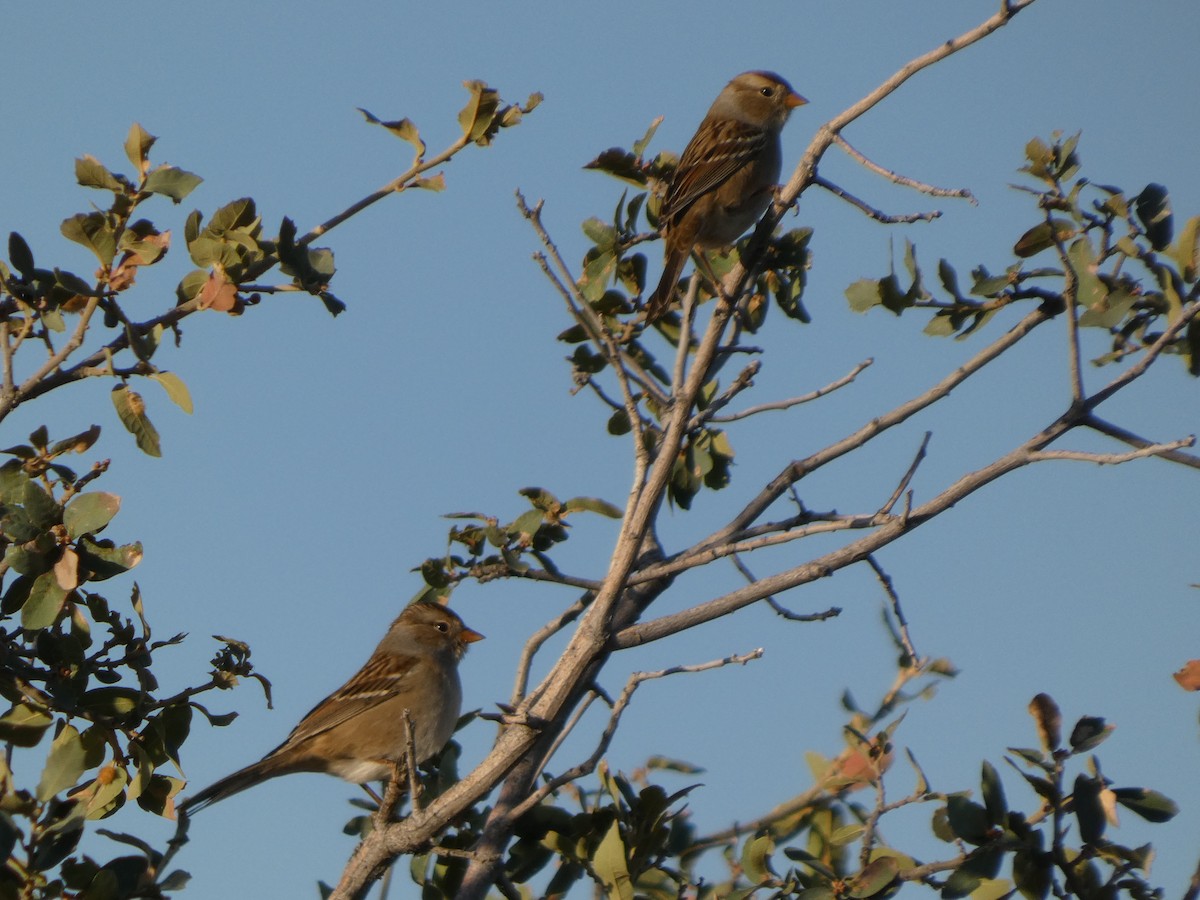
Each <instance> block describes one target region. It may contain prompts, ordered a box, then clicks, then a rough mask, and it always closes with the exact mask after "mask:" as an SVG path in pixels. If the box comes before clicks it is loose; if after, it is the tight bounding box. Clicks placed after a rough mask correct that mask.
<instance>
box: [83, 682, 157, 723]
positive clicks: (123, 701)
mask: <svg viewBox="0 0 1200 900" xmlns="http://www.w3.org/2000/svg"><path fill="white" fill-rule="evenodd" d="M141 699H142V692H141V691H139V690H137V688H130V687H101V688H95V689H93V690H90V691H88V692H87V693H86V694H84V695H83V696H82V697H81V698H80V700H79V705H80V706H81V707H83V708H84V709H86V710H87V711H88V712H90V713H92V714H94V715H99V716H105V717H106V718H110V719H116V720H118V722H120V721H121V720H123V719H125V718H126V717H127V716H129V715H130V714H131V713H133V712H134V711H136V710H137V709H138V706H139V704H140V702H141Z"/></svg>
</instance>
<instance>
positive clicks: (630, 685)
mask: <svg viewBox="0 0 1200 900" xmlns="http://www.w3.org/2000/svg"><path fill="white" fill-rule="evenodd" d="M762 655H763V650H762V648H761V647H759V648H758V649H755V650H751V651H750V652H749V653H741V654H734V655H732V656H726V657H723V658H721V659H714V660H710V661H709V662H706V663H697V664H695V665H680V666H672V667H670V668H668V669H660V670H659V671H657V672H634V673H633V674H632V675H630V676H629V680H628V681H627V682H626V683H625V688H624V689H623V690H622V691H621V694H620V696H618V697H617V699H616V702H614V703H613V707H612V712H611V713H610V715H609V717H608V725H607V726H605V729H604V732H603V733H602V734H601V735H600V740H599V742H598V743H597V745H596V749H595V751H593V753H592V754H591V756H589V757H588V758H587V759H586V760H584V761H583V762H581V763H579V764H577V765H575V766H572V767H571V768H570V769H568V770H567V771H565V772H563V773H562V774H561V775H557V776H555V777H554V778H551V779H550V780H548V781H547V782H546V783H545V784H543V785H542V786H541V787H539V788H538V789H537V790H536V791H534V792H533V793H532V794H530V795H529V797H528V798H527V799H526V800H525V801H524V802H522V803H521V804H519V805H518V806H517V807H516V809H514V810H513V812H512V817H513V818H514V819H515V818H518V817H520V816H522V815H524V814H525V813H526V812H528V811H529V810H531V809H533V807H535V806H537V805H538V804H539V803H541V802H542V801H543V800H544V799H545V798H546V797H548V796H550V795H551V794H552V793H554V792H555V791H557V790H558V789H559V788H561V787H563V786H564V785H566V784H570V783H571V782H572V781H575V780H576V779H578V778H582V777H583V776H585V775H590V774H591V773H592V772H594V771H595V769H596V766H597V764H598V763H599V762H600V760H601V759H602V758H603V757H604V754H605V753H606V752H608V747H609V744H611V743H612V739H613V735H614V734H616V732H617V725H618V724H619V723H620V721H621V715H622V713H624V712H625V709H626V707H628V706H629V702H630V701H631V700H632V699H633V694H634V691H636V690H637V689H638V687H639V686H640V685H641V684H643V683H645V682H647V681H650V680H652V679H655V678H666V677H667V676H668V675H680V674H687V673H696V672H707V671H709V670H710V669H718V668H721V667H722V666H729V665H745V664H746V663H748V662H750V661H752V660H755V659H760V658H761V657H762Z"/></svg>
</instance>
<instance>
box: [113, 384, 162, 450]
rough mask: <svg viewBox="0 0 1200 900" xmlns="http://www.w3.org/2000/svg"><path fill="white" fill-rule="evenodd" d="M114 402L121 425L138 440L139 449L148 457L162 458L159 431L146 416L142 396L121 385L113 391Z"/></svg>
mask: <svg viewBox="0 0 1200 900" xmlns="http://www.w3.org/2000/svg"><path fill="white" fill-rule="evenodd" d="M112 402H113V406H114V407H115V408H116V410H117V417H118V418H119V419H120V420H121V424H122V425H124V426H125V429H126V430H127V431H128V432H129V433H130V434H132V435H133V436H134V438H135V439H136V441H137V445H138V449H140V450H141V451H142V452H143V453H145V454H146V455H147V456H162V445H161V443H160V441H159V437H158V430H157V429H156V428H155V427H154V423H152V422H151V421H150V419H149V418H148V417H147V416H146V403H145V401H144V400H142V395H141V394H139V393H138V392H137V391H132V390H130V389H129V387H128V386H126V385H124V384H119V385H117V386H116V387H115V388H113V389H112Z"/></svg>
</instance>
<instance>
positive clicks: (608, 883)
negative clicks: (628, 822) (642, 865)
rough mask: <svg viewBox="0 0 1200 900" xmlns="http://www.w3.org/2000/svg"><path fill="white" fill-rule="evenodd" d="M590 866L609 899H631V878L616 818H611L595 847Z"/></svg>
mask: <svg viewBox="0 0 1200 900" xmlns="http://www.w3.org/2000/svg"><path fill="white" fill-rule="evenodd" d="M592 868H594V869H595V871H596V876H597V877H598V878H599V879H600V883H601V884H602V885H603V886H604V892H605V894H606V895H607V896H608V897H609V898H610V900H633V879H632V878H630V876H629V865H628V863H627V862H626V857H625V843H624V842H623V841H622V840H621V829H620V825H619V823H618V822H617V820H616V819H613V822H612V824H611V825H610V826H609V827H608V831H607V832H606V833H605V835H604V838H603V840H601V841H600V845H599V846H598V847H596V853H595V855H594V856H593V857H592Z"/></svg>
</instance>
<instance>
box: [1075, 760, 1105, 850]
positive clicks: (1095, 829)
mask: <svg viewBox="0 0 1200 900" xmlns="http://www.w3.org/2000/svg"><path fill="white" fill-rule="evenodd" d="M1103 789H1104V785H1103V784H1102V783H1101V782H1100V781H1099V779H1096V778H1092V777H1090V776H1088V775H1082V774H1081V775H1077V776H1076V778H1075V790H1074V793H1073V797H1074V800H1075V804H1074V806H1075V820H1076V821H1077V822H1078V823H1079V837H1080V839H1081V840H1082V841H1084V843H1087V844H1094V843H1095V842H1096V841H1098V840H1100V838H1102V837H1103V836H1104V828H1105V826H1106V825H1107V824H1108V820H1107V818H1106V817H1105V815H1104V806H1103V804H1102V803H1101V802H1100V792H1101V791H1102V790H1103Z"/></svg>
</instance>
